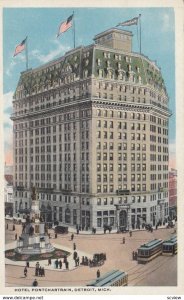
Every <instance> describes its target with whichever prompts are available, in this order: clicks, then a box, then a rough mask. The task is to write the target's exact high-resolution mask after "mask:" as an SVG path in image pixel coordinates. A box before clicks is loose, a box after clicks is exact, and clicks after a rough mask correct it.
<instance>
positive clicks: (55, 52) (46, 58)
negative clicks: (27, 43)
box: [31, 40, 71, 63]
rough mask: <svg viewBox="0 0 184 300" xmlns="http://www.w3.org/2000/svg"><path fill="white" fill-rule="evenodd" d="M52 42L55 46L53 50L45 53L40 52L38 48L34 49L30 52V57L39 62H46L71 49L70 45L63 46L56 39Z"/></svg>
mask: <svg viewBox="0 0 184 300" xmlns="http://www.w3.org/2000/svg"><path fill="white" fill-rule="evenodd" d="M53 43H54V44H56V46H57V47H56V48H55V49H54V50H51V51H50V52H49V53H47V54H42V53H41V51H40V50H38V49H35V50H33V51H32V52H31V57H32V58H34V59H37V60H38V61H39V62H40V63H48V62H49V61H52V60H53V59H55V58H56V57H57V56H61V55H62V54H64V53H65V52H66V51H68V50H70V49H71V47H69V46H63V45H62V44H60V43H59V42H58V41H57V40H56V41H53Z"/></svg>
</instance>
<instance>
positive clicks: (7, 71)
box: [5, 53, 26, 77]
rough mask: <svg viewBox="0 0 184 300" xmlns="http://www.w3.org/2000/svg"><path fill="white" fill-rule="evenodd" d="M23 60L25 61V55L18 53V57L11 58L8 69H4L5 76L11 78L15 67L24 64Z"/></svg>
mask: <svg viewBox="0 0 184 300" xmlns="http://www.w3.org/2000/svg"><path fill="white" fill-rule="evenodd" d="M10 56H11V55H10ZM25 60H26V58H25V53H20V54H19V55H17V56H15V57H11V61H10V63H9V64H8V67H7V68H6V69H5V74H6V75H7V76H9V77H11V76H12V74H13V70H14V67H15V66H16V65H18V64H19V63H22V62H24V63H25Z"/></svg>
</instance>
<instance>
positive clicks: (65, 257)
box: [63, 255, 67, 264]
mask: <svg viewBox="0 0 184 300" xmlns="http://www.w3.org/2000/svg"><path fill="white" fill-rule="evenodd" d="M66 261H67V256H66V255H65V256H64V259H63V262H64V264H66Z"/></svg>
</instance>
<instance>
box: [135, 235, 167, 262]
mask: <svg viewBox="0 0 184 300" xmlns="http://www.w3.org/2000/svg"><path fill="white" fill-rule="evenodd" d="M162 244H163V241H162V240H161V239H155V240H152V241H150V242H148V243H147V244H144V245H141V246H140V247H139V248H138V255H137V261H138V263H143V264H145V263H147V262H149V261H150V260H152V259H154V258H155V257H157V256H158V255H160V254H162Z"/></svg>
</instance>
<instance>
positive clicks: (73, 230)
mask: <svg viewBox="0 0 184 300" xmlns="http://www.w3.org/2000/svg"><path fill="white" fill-rule="evenodd" d="M158 229H167V224H165V225H162V226H159V227H158ZM173 229H174V228H173ZM153 230H156V228H155V226H154V227H153ZM131 231H132V232H135V231H146V229H145V228H141V229H131ZM68 232H69V233H74V234H76V235H77V230H76V229H75V228H73V227H69V226H68ZM110 233H111V234H112V233H117V229H112V230H111V232H110ZM127 233H129V231H125V232H119V234H127ZM79 234H80V235H81V234H84V235H95V234H96V235H100V234H103V235H104V230H103V229H102V230H98V229H97V230H96V233H93V232H92V230H91V229H89V230H87V231H86V230H80V231H79ZM106 234H109V231H108V230H107V231H106Z"/></svg>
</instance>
